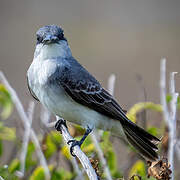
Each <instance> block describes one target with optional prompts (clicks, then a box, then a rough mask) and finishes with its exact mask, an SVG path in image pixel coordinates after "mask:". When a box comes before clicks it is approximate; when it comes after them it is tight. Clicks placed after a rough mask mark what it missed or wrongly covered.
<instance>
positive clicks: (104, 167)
mask: <svg viewBox="0 0 180 180" xmlns="http://www.w3.org/2000/svg"><path fill="white" fill-rule="evenodd" d="M97 136H99V135H98V133H96V132H93V133H92V134H91V139H92V141H93V143H94V146H95V147H96V150H97V153H98V157H99V159H100V161H101V163H102V167H103V169H104V172H105V174H106V179H107V180H112V177H111V173H110V170H109V168H108V165H107V162H106V159H105V158H104V154H103V151H102V149H101V147H100V145H99V142H98V140H97Z"/></svg>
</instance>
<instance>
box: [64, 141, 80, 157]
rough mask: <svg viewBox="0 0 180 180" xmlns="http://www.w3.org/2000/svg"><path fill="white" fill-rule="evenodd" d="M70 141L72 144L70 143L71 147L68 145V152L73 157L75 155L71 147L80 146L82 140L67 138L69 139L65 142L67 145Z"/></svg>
mask: <svg viewBox="0 0 180 180" xmlns="http://www.w3.org/2000/svg"><path fill="white" fill-rule="evenodd" d="M70 143H72V144H71V147H70V153H71V155H72V156H73V157H75V156H76V155H75V154H74V153H73V149H74V147H75V146H79V147H81V145H82V142H81V141H77V140H74V139H72V140H69V141H68V142H67V144H68V145H69V144H70Z"/></svg>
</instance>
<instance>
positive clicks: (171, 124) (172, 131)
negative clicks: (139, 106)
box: [160, 59, 178, 180]
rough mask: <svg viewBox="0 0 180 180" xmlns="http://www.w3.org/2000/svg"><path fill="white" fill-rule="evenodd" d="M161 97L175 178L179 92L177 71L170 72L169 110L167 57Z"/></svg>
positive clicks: (162, 75) (162, 68) (161, 77)
mask: <svg viewBox="0 0 180 180" xmlns="http://www.w3.org/2000/svg"><path fill="white" fill-rule="evenodd" d="M160 73H161V74H160V75H161V76H160V97H161V104H162V106H163V114H164V119H165V121H166V123H167V125H168V128H169V148H168V159H169V162H170V165H171V170H172V175H171V177H172V180H174V147H175V140H176V139H175V138H176V108H177V98H178V93H176V92H175V80H174V75H175V74H176V73H175V72H172V73H171V74H170V83H169V85H170V88H169V89H170V94H171V96H172V100H171V103H170V108H171V112H169V110H168V106H167V102H166V59H162V60H161V72H160Z"/></svg>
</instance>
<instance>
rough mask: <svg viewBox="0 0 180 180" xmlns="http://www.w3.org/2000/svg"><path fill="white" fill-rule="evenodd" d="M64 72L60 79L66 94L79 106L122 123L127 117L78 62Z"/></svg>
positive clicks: (74, 62)
mask: <svg viewBox="0 0 180 180" xmlns="http://www.w3.org/2000/svg"><path fill="white" fill-rule="evenodd" d="M71 64H72V65H73V68H71V69H68V68H66V71H65V72H63V76H62V77H61V78H60V79H59V83H60V85H61V86H62V87H63V88H64V90H65V91H66V93H67V94H68V95H69V96H70V97H71V98H72V99H73V100H75V101H76V102H78V103H79V104H82V105H85V106H87V107H89V108H91V109H94V110H95V111H97V112H99V113H101V114H103V115H106V116H108V117H110V118H112V119H118V120H120V121H122V120H123V119H126V115H125V113H124V112H123V110H122V108H121V107H120V106H119V105H118V103H117V102H116V101H115V99H114V98H113V97H112V96H111V95H110V94H109V93H108V92H107V91H106V90H105V89H104V88H102V86H101V85H100V83H99V82H98V81H97V80H96V79H95V78H94V77H93V76H92V75H91V74H89V73H88V71H86V70H85V69H84V68H83V67H82V66H81V65H80V64H79V63H78V62H76V61H73V62H71Z"/></svg>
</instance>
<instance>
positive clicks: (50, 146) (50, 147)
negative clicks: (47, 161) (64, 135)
mask: <svg viewBox="0 0 180 180" xmlns="http://www.w3.org/2000/svg"><path fill="white" fill-rule="evenodd" d="M45 145H46V151H45V156H46V157H47V158H49V157H51V156H52V155H53V154H54V152H56V150H57V148H56V145H55V143H54V142H53V141H52V137H51V134H48V135H47V137H46V143H45Z"/></svg>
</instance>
